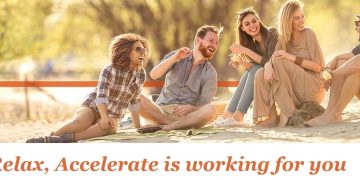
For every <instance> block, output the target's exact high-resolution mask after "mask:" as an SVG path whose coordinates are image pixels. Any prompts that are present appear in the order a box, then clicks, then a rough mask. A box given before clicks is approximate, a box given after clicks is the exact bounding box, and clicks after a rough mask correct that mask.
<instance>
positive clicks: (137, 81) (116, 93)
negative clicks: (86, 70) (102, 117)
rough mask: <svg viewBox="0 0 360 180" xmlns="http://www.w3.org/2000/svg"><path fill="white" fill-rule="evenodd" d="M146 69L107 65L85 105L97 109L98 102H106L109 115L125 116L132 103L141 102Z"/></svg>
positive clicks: (87, 97)
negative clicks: (129, 68)
mask: <svg viewBox="0 0 360 180" xmlns="http://www.w3.org/2000/svg"><path fill="white" fill-rule="evenodd" d="M144 81H145V70H144V69H143V68H139V69H136V70H133V71H130V70H128V69H120V68H115V67H113V66H111V65H107V66H105V67H104V68H103V70H102V71H101V73H100V76H99V81H98V84H97V87H96V88H95V89H94V91H93V92H91V93H90V94H89V95H88V96H86V99H85V101H84V102H83V103H82V105H83V106H87V107H93V108H95V110H97V105H98V104H106V105H107V108H108V111H107V113H108V115H109V116H112V117H115V118H120V119H121V118H123V117H124V116H125V113H126V109H127V108H128V106H129V104H130V105H136V104H139V103H140V93H141V90H142V88H143V86H144Z"/></svg>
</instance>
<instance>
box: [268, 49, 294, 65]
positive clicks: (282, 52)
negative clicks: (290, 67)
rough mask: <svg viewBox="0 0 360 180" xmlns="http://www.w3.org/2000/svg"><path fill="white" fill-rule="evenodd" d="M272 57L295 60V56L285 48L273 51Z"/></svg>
mask: <svg viewBox="0 0 360 180" xmlns="http://www.w3.org/2000/svg"><path fill="white" fill-rule="evenodd" d="M272 57H273V58H274V59H275V60H279V59H286V60H289V61H292V62H295V59H296V56H294V55H292V54H289V53H287V52H286V51H285V50H278V51H276V52H274V54H273V55H272Z"/></svg>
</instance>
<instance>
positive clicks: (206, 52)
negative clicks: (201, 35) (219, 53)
mask: <svg viewBox="0 0 360 180" xmlns="http://www.w3.org/2000/svg"><path fill="white" fill-rule="evenodd" d="M208 48H209V47H205V46H204V45H203V43H202V42H201V43H200V45H199V51H200V53H201V55H202V56H204V58H206V59H211V58H212V57H213V56H214V54H215V51H214V52H210V51H209V50H208Z"/></svg>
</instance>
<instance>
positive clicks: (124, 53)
mask: <svg viewBox="0 0 360 180" xmlns="http://www.w3.org/2000/svg"><path fill="white" fill-rule="evenodd" d="M137 41H139V42H140V43H141V44H142V45H143V46H144V48H146V49H147V50H148V51H147V54H146V57H145V60H147V59H148V55H149V54H150V52H149V51H150V44H149V42H148V41H147V40H146V39H145V38H144V37H142V36H141V35H138V34H134V33H126V34H120V35H118V36H116V37H114V38H113V40H112V41H111V44H110V48H109V53H110V58H111V65H112V66H114V67H118V68H125V69H127V68H129V65H130V53H131V51H132V49H133V45H134V44H135V42H137ZM144 64H146V63H144Z"/></svg>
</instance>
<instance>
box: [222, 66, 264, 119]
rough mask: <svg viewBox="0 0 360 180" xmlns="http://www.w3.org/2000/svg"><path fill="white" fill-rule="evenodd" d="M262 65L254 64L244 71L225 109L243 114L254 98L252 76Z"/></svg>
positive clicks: (253, 76)
mask: <svg viewBox="0 0 360 180" xmlns="http://www.w3.org/2000/svg"><path fill="white" fill-rule="evenodd" d="M262 67H263V66H261V65H259V64H254V65H253V66H252V67H251V69H250V70H248V71H246V72H245V73H244V74H243V76H242V77H241V79H240V81H239V85H238V87H237V88H236V91H235V93H234V94H233V96H232V97H231V100H230V103H229V105H228V107H227V111H229V112H232V113H235V111H236V110H238V111H240V112H242V113H243V114H245V113H246V112H247V110H248V109H249V107H250V104H251V103H252V101H253V99H254V78H255V73H256V71H257V70H258V69H260V68H262Z"/></svg>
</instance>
